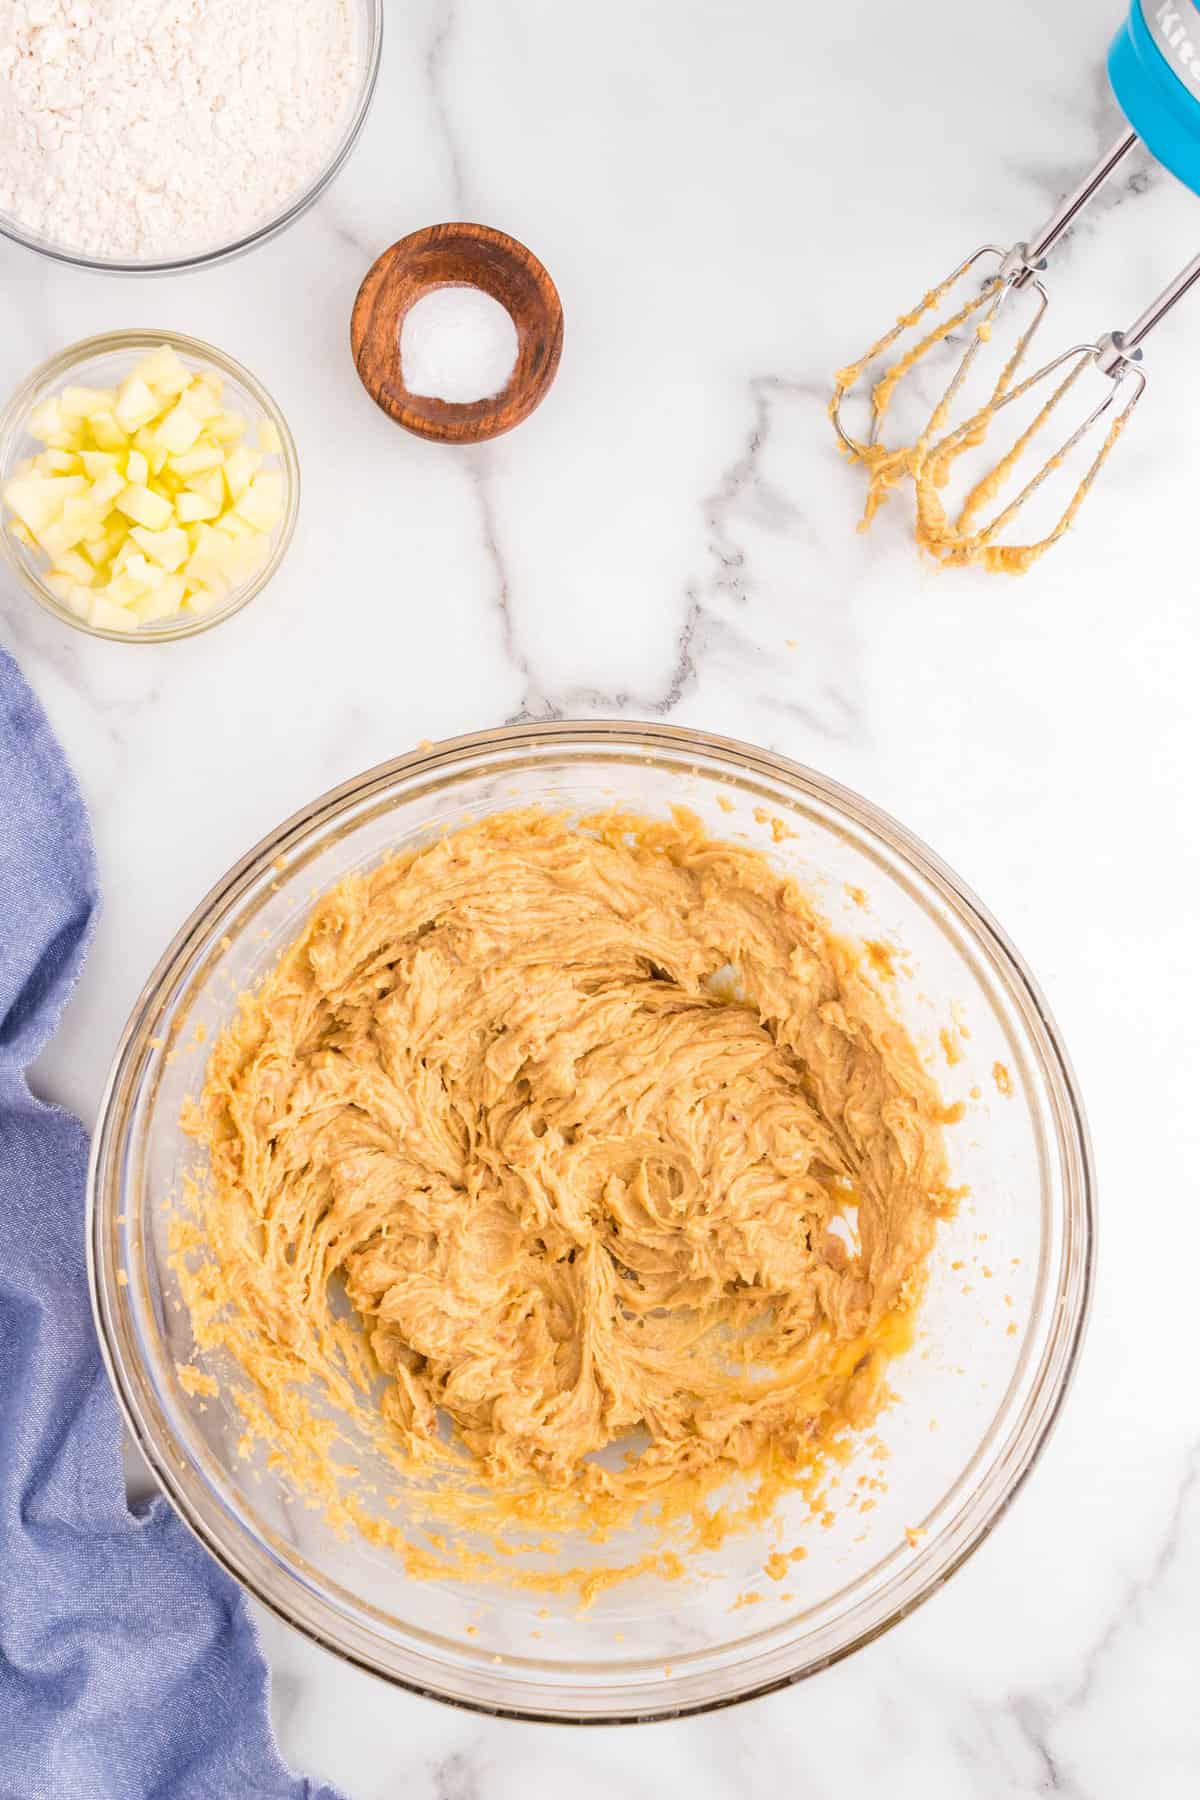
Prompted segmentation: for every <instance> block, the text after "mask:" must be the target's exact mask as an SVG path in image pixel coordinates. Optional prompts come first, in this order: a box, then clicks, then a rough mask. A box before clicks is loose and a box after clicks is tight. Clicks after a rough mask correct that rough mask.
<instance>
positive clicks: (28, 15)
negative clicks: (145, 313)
mask: <svg viewBox="0 0 1200 1800" xmlns="http://www.w3.org/2000/svg"><path fill="white" fill-rule="evenodd" d="M382 39H383V0H257V3H256V4H255V5H253V6H247V5H246V4H245V0H204V4H203V5H198V4H197V3H196V0H116V3H115V4H114V3H112V0H110V3H109V4H107V5H103V6H102V5H99V4H96V3H95V0H19V3H18V4H16V5H14V6H10V7H5V8H3V9H2V10H0V233H2V234H3V235H4V236H5V237H8V238H11V239H12V240H13V241H14V242H16V243H19V244H23V245H25V246H26V247H27V248H28V249H30V250H36V251H39V252H40V253H41V254H42V255H43V256H51V257H54V258H55V259H56V260H58V261H60V262H66V263H70V264H72V265H74V266H75V267H77V268H86V269H96V270H100V271H103V272H105V273H109V274H122V273H127V274H142V275H144V274H168V273H171V272H174V271H177V270H181V269H191V268H197V267H202V266H205V265H207V264H209V263H214V262H219V261H222V260H224V259H225V258H227V257H232V256H237V255H240V254H241V252H243V251H245V250H250V249H252V248H253V247H254V246H255V245H257V244H260V243H263V242H265V240H266V239H267V238H270V237H273V236H275V234H276V233H277V232H280V231H282V230H284V229H285V227H286V226H288V225H290V224H292V222H293V221H294V220H295V219H298V218H299V217H300V215H301V213H303V212H304V211H306V209H307V208H308V207H310V206H311V205H312V204H313V202H314V201H315V200H316V199H318V197H319V196H320V195H321V194H322V193H323V192H324V190H325V189H326V188H327V187H328V185H329V183H330V182H331V181H332V180H333V178H334V176H335V175H336V174H337V173H338V171H339V169H340V168H341V167H342V165H343V163H344V162H345V161H346V158H347V157H348V156H349V154H350V151H351V150H352V149H353V147H354V144H355V142H356V140H357V138H358V134H359V132H360V131H361V129H362V126H363V124H364V122H365V120H366V116H367V112H368V110H369V108H370V104H371V99H372V96H373V94H374V90H375V81H376V76H377V74H378V70H379V56H380V49H381V45H382Z"/></svg>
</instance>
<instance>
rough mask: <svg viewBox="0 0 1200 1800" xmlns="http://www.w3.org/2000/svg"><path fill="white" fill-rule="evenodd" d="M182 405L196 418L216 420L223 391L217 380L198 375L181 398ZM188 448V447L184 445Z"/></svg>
mask: <svg viewBox="0 0 1200 1800" xmlns="http://www.w3.org/2000/svg"><path fill="white" fill-rule="evenodd" d="M180 405H181V406H186V407H187V408H188V409H189V411H190V412H191V413H192V415H193V417H194V418H197V419H200V420H201V421H203V420H205V419H215V418H217V417H218V416H219V415H220V412H221V389H220V385H219V382H218V381H217V380H216V379H210V378H209V377H208V376H207V375H198V376H197V377H196V379H195V380H194V381H193V382H192V383H191V384H190V386H189V387H188V390H187V392H186V393H185V394H183V395H182V396H181V398H180ZM184 448H185V449H186V448H187V445H186V444H185V445H184Z"/></svg>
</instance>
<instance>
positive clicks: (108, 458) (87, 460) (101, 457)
mask: <svg viewBox="0 0 1200 1800" xmlns="http://www.w3.org/2000/svg"><path fill="white" fill-rule="evenodd" d="M79 460H80V462H81V463H82V464H83V472H84V474H85V475H89V476H90V477H91V479H92V480H93V481H99V479H100V477H101V476H102V475H107V474H108V472H109V470H110V469H119V467H120V463H119V461H118V458H117V455H116V452H115V451H113V450H81V451H80V452H79Z"/></svg>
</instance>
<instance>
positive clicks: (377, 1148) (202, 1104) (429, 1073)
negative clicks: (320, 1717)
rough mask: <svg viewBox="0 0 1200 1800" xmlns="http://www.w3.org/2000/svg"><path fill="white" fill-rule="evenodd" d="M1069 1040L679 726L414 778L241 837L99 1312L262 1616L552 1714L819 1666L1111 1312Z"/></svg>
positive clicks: (142, 1104)
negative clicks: (1102, 1315) (1092, 1285)
mask: <svg viewBox="0 0 1200 1800" xmlns="http://www.w3.org/2000/svg"><path fill="white" fill-rule="evenodd" d="M1087 1175H1088V1171H1087V1160H1086V1145H1085V1140H1084V1137H1083V1132H1082V1125H1081V1121H1080V1118H1079V1113H1078V1108H1077V1104H1076V1102H1075V1097H1074V1093H1073V1089H1072V1086H1071V1081H1070V1076H1069V1073H1068V1071H1067V1068H1066V1065H1065V1062H1064V1060H1063V1058H1062V1056H1061V1052H1060V1050H1059V1048H1058V1045H1057V1042H1056V1040H1055V1038H1054V1035H1053V1033H1052V1030H1051V1029H1050V1027H1049V1026H1048V1024H1047V1021H1046V1015H1045V1011H1044V1007H1043V1006H1042V1004H1041V1002H1040V1000H1039V999H1038V997H1037V996H1036V994H1035V991H1034V990H1033V989H1032V986H1031V984H1030V983H1029V981H1028V978H1027V976H1026V975H1025V972H1024V971H1023V969H1022V968H1021V966H1020V964H1019V963H1018V962H1017V960H1016V958H1015V956H1014V955H1013V953H1012V952H1010V951H1009V949H1008V947H1007V945H1006V944H1005V943H1004V941H1003V939H1002V938H1001V937H1000V936H999V933H998V932H997V931H996V930H995V928H994V927H993V926H992V925H991V923H990V921H988V920H987V919H986V916H985V915H984V914H983V913H982V912H981V910H980V909H978V907H977V906H976V905H975V903H973V902H972V901H971V900H970V898H969V897H968V896H966V895H965V894H964V893H963V892H962V890H961V888H959V886H958V884H957V883H955V881H954V879H953V878H952V877H950V876H949V875H948V873H947V872H946V871H944V870H943V869H942V868H941V866H940V865H938V864H937V863H936V861H935V859H933V858H932V857H931V856H930V855H929V853H927V852H925V851H924V850H923V849H922V848H921V847H920V846H919V845H916V844H915V842H914V841H913V840H911V839H908V838H907V836H906V834H904V833H903V832H902V830H901V829H900V828H899V827H897V826H895V825H894V824H893V823H892V822H891V821H889V820H886V819H885V818H884V817H883V816H882V815H880V814H877V813H875V812H874V811H873V809H871V808H869V807H868V806H867V805H866V803H865V802H861V801H858V800H857V799H856V797H854V796H852V795H848V794H845V793H844V792H842V791H841V790H838V789H836V788H833V787H832V786H831V785H830V784H829V783H827V782H824V781H823V780H822V779H821V778H820V777H817V776H814V775H812V774H811V773H810V772H809V771H804V770H800V769H797V768H795V767H794V766H793V765H789V764H786V763H783V762H782V761H780V760H779V759H776V758H773V757H770V756H767V755H766V754H765V753H763V752H758V751H754V750H753V749H751V748H749V747H747V746H741V745H733V744H729V743H726V742H724V741H722V740H717V739H705V738H702V737H700V736H699V735H698V734H692V733H687V732H680V731H674V730H671V729H670V728H666V727H633V726H623V725H615V724H614V725H605V724H598V725H580V726H553V727H536V726H534V727H522V728H518V729H514V730H511V731H506V732H501V733H494V734H485V735H484V736H483V737H481V738H478V739H467V740H460V741H458V742H457V743H452V744H449V745H444V746H440V747H438V748H436V749H429V750H426V751H423V752H418V753H416V754H414V755H413V756H412V757H409V758H405V759H402V761H401V762H399V763H397V764H393V765H388V766H387V767H385V768H384V769H381V770H377V771H373V772H372V773H371V774H369V775H367V776H364V777H362V778H361V779H360V780H359V781H357V782H355V783H351V784H349V786H348V787H347V788H345V789H342V790H339V791H338V792H337V793H335V794H333V795H330V796H327V797H326V798H325V799H324V800H322V801H319V802H318V803H317V804H316V806H314V807H313V808H312V809H310V810H309V811H308V812H307V813H306V814H305V815H304V816H303V817H302V818H300V819H297V820H294V821H292V822H290V823H289V824H288V825H287V826H285V827H283V828H282V829H281V830H280V831H279V832H278V833H275V834H273V835H272V837H271V838H270V839H269V840H267V841H266V842H264V844H263V845H261V846H259V848H258V850H256V851H255V852H254V853H252V855H251V856H250V857H249V858H247V859H246V861H245V862H244V863H243V864H242V865H240V866H239V868H238V869H236V870H234V871H233V872H232V873H231V875H230V877H229V878H227V880H226V881H225V882H224V883H223V884H222V885H221V887H220V889H218V890H217V891H216V892H215V893H214V894H213V895H212V896H210V899H209V900H208V901H207V902H206V903H205V905H204V907H202V908H201V910H200V912H199V913H198V914H197V915H196V917H195V918H194V919H193V920H192V921H191V922H190V923H189V925H188V926H186V927H185V928H184V931H183V932H182V933H181V934H180V936H179V938H178V939H177V940H176V943H175V945H173V946H172V948H171V950H170V951H169V952H168V954H167V956H166V957H165V958H164V960H163V963H162V964H161V965H160V967H159V969H158V970H157V971H156V973H155V976H154V977H153V978H152V981H151V984H150V986H149V987H148V989H147V993H146V997H145V999H144V1002H143V1004H142V1006H141V1007H140V1008H139V1011H138V1013H137V1014H136V1015H135V1018H134V1019H133V1020H132V1021H131V1025H130V1028H129V1032H128V1034H127V1037H126V1040H125V1042H124V1044H123V1045H122V1047H121V1050H120V1053H119V1056H118V1062H117V1065H116V1067H115V1070H114V1076H113V1082H112V1086H111V1088H110V1092H109V1096H108V1099H107V1101H106V1105H105V1109H104V1115H103V1118H102V1121H101V1127H100V1130H99V1132H98V1135H97V1143H96V1151H95V1158H94V1169H93V1182H92V1202H93V1212H92V1236H93V1254H94V1266H95V1280H96V1290H97V1307H98V1316H99V1320H100V1325H101V1330H102V1335H103V1339H104V1342H105V1347H106V1352H107V1354H108V1356H109V1359H110V1365H111V1367H112V1371H113V1375H114V1380H115V1381H116V1384H117V1387H118V1391H119V1393H120V1394H121V1397H122V1400H123V1402H124V1404H125V1407H126V1410H127V1414H128V1416H129V1418H130V1421H131V1424H132V1425H133V1428H134V1430H135V1433H136V1434H137V1436H138V1438H139V1440H140V1441H141V1443H142V1445H143V1447H144V1448H145V1449H146V1452H147V1454H148V1455H149V1457H150V1459H151V1461H152V1464H153V1465H154V1467H155V1468H156V1470H157V1472H158V1473H159V1475H160V1478H161V1479H162V1480H163V1482H164V1485H165V1486H166V1487H167V1490H168V1492H169V1493H170V1494H171V1496H172V1498H173V1499H174V1501H175V1503H176V1505H177V1506H179V1507H180V1509H181V1510H182V1511H183V1512H184V1515H185V1517H187V1518H188V1519H189V1521H190V1522H191V1523H192V1524H193V1526H194V1527H195V1528H196V1529H197V1530H198V1532H199V1533H200V1535H201V1536H202V1538H203V1539H204V1541H205V1542H206V1543H207V1544H208V1546H209V1548H210V1549H211V1550H213V1551H214V1553H216V1554H217V1555H218V1556H219V1557H220V1558H221V1559H222V1560H223V1561H225V1562H226V1564H227V1565H228V1566H229V1567H231V1568H232V1569H233V1570H234V1572H235V1573H236V1574H237V1575H238V1576H239V1577H240V1578H241V1579H242V1580H243V1581H244V1582H246V1584H247V1585H248V1586H250V1587H251V1589H252V1590H253V1591H254V1592H256V1593H257V1594H259V1595H260V1597H262V1598H264V1599H265V1600H267V1602H268V1603H269V1604H272V1605H274V1606H275V1607H276V1608H277V1609H278V1610H279V1611H280V1612H281V1613H282V1614H283V1615H284V1616H285V1617H287V1618H289V1619H290V1620H291V1621H292V1622H293V1623H295V1624H297V1625H299V1626H301V1628H303V1629H306V1630H308V1631H310V1632H311V1633H312V1634H313V1635H315V1636H317V1637H319V1638H320V1639H321V1640H322V1641H323V1642H325V1643H327V1644H329V1645H330V1646H331V1647H333V1648H335V1649H338V1650H340V1651H341V1652H342V1653H343V1654H345V1655H347V1656H349V1657H351V1658H353V1659H355V1660H358V1661H360V1662H362V1663H364V1664H365V1665H366V1666H369V1667H371V1668H373V1669H375V1670H377V1671H378V1672H380V1673H383V1674H386V1675H389V1676H391V1677H392V1678H393V1679H396V1680H398V1681H401V1682H404V1683H405V1684H407V1685H410V1686H413V1687H417V1688H420V1689H422V1690H423V1691H429V1692H433V1693H437V1694H440V1695H442V1696H443V1697H445V1698H449V1699H455V1700H458V1701H460V1702H463V1703H466V1704H473V1705H477V1706H481V1707H484V1708H487V1709H489V1710H501V1711H508V1712H513V1713H518V1714H524V1715H528V1716H537V1717H547V1718H559V1719H573V1718H578V1719H595V1718H613V1719H619V1718H636V1717H646V1716H657V1715H661V1714H664V1713H669V1712H678V1711H687V1710H695V1709H697V1708H701V1707H704V1706H709V1705H713V1704H719V1703H721V1701H723V1700H728V1699H731V1698H737V1697H740V1696H742V1695H745V1694H747V1693H752V1692H760V1691H763V1690H764V1689H765V1688H768V1687H771V1686H775V1685H778V1684H779V1683H780V1682H784V1681H788V1680H793V1679H796V1678H797V1677H798V1676H799V1675H802V1674H806V1673H812V1672H813V1671H814V1670H815V1669H816V1668H819V1667H821V1666H824V1664H825V1663H827V1662H828V1661H830V1660H832V1659H833V1658H834V1657H836V1656H838V1655H841V1654H844V1653H845V1652H846V1651H847V1650H848V1649H851V1648H853V1647H854V1646H855V1644H857V1643H859V1642H861V1641H864V1640H865V1639H866V1638H868V1637H869V1636H871V1635H874V1634H875V1633H876V1632H877V1631H879V1630H881V1629H883V1628H884V1626H886V1625H887V1624H889V1623H891V1622H894V1620H895V1619H896V1618H897V1617H899V1616H902V1614H903V1612H904V1611H906V1610H909V1609H910V1608H911V1606H912V1605H914V1604H916V1603H917V1602H918V1601H919V1600H920V1599H921V1598H922V1597H924V1595H925V1594H927V1593H928V1592H929V1591H930V1590H931V1588H932V1587H934V1586H936V1585H937V1583H938V1582H939V1581H941V1580H943V1579H945V1577H946V1575H947V1574H948V1573H949V1572H950V1571H951V1570H952V1569H953V1568H954V1567H955V1566H956V1564H957V1562H958V1561H960V1560H961V1559H962V1557H963V1556H964V1555H965V1554H967V1553H968V1552H969V1550H970V1549H971V1548H972V1547H973V1545H974V1544H975V1543H976V1542H978V1541H979V1538H980V1537H981V1535H983V1534H984V1533H985V1532H986V1531H987V1529H988V1528H989V1526H990V1524H991V1522H992V1521H993V1520H994V1518H995V1517H996V1516H998V1513H999V1511H1000V1510H1002V1508H1003V1506H1004V1505H1005V1503H1006V1502H1007V1500H1008V1499H1009V1498H1010V1497H1011V1494H1012V1492H1013V1491H1014V1488H1015V1486H1016V1485H1017V1484H1018V1483H1019V1481H1020V1479H1021V1477H1022V1475H1023V1474H1024V1472H1025V1471H1026V1469H1027V1468H1028V1467H1029V1465H1030V1462H1031V1461H1032V1459H1033V1457H1034V1455H1035V1453H1036V1450H1037V1447H1038V1445H1039V1444H1040V1442H1041V1440H1042V1438H1043V1436H1044V1434H1045V1431H1046V1429H1047V1428H1048V1425H1049V1423H1050V1421H1051V1420H1052V1418H1053V1416H1054V1413H1055V1411H1056V1409H1057V1406H1058V1403H1059V1400H1060V1398H1061V1393H1062V1391H1063V1387H1064V1384H1065V1381H1066V1378H1067V1375H1068V1373H1069V1370H1070V1367H1071V1364H1072V1361H1073V1358H1074V1354H1075V1348H1076V1345H1077V1342H1078V1337H1079V1332H1080V1329H1081V1326H1082V1320H1083V1316H1084V1312H1085V1306H1086V1296H1087V1290H1088V1278H1089V1268H1090V1215H1089V1201H1088V1183H1087Z"/></svg>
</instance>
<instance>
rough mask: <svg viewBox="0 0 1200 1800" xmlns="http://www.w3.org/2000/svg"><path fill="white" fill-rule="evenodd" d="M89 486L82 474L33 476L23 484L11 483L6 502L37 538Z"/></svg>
mask: <svg viewBox="0 0 1200 1800" xmlns="http://www.w3.org/2000/svg"><path fill="white" fill-rule="evenodd" d="M86 486H87V482H86V480H85V479H84V477H83V476H82V475H53V476H45V475H29V476H27V477H26V478H25V479H24V480H23V481H10V482H9V484H8V486H7V487H6V488H5V490H4V501H5V504H6V505H7V506H10V507H11V508H12V510H13V512H15V513H16V515H17V517H18V518H19V519H21V520H22V521H23V522H24V523H25V524H26V525H28V527H29V529H30V531H32V532H33V534H34V536H35V537H36V536H37V535H38V534H39V533H40V532H41V531H43V530H44V529H45V528H46V526H48V525H52V524H53V523H54V521H55V520H56V519H58V518H61V516H62V510H63V507H64V506H65V505H66V503H67V501H68V500H69V499H70V498H71V496H72V495H73V494H79V493H82V492H83V490H84V488H86Z"/></svg>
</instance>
